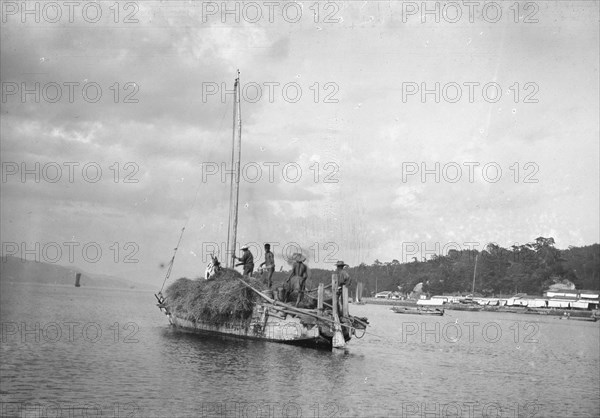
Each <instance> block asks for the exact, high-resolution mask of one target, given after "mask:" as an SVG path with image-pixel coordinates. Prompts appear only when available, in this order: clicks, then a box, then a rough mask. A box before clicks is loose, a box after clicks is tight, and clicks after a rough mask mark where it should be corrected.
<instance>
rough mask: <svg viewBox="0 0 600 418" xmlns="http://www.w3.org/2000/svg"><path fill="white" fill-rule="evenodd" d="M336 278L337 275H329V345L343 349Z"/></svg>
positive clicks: (343, 342)
mask: <svg viewBox="0 0 600 418" xmlns="http://www.w3.org/2000/svg"><path fill="white" fill-rule="evenodd" d="M337 288H338V276H337V274H332V275H331V292H332V293H333V303H332V304H331V305H332V310H333V312H332V315H333V339H332V341H331V345H332V347H333V348H344V346H345V345H346V341H345V340H344V334H342V325H341V324H340V317H339V315H338V296H337Z"/></svg>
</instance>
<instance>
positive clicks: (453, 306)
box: [444, 303, 483, 311]
mask: <svg viewBox="0 0 600 418" xmlns="http://www.w3.org/2000/svg"><path fill="white" fill-rule="evenodd" d="M444 307H445V308H446V309H450V310H453V311H481V310H483V306H480V305H475V304H467V303H446V304H444Z"/></svg>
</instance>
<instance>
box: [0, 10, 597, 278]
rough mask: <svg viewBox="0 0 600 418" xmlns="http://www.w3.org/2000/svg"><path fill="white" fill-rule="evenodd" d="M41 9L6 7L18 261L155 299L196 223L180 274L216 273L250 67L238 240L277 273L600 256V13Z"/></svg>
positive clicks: (12, 244)
mask: <svg viewBox="0 0 600 418" xmlns="http://www.w3.org/2000/svg"><path fill="white" fill-rule="evenodd" d="M467 3H468V2H467ZM27 7H28V9H26V10H25V9H24V8H23V6H22V2H8V1H4V2H2V28H1V50H2V52H1V66H0V69H1V79H2V104H1V107H2V109H1V115H2V124H1V151H2V156H1V159H2V176H3V177H2V184H1V187H2V191H1V194H2V196H1V197H2V204H1V209H2V213H1V222H2V245H3V254H14V255H17V256H26V257H27V258H28V259H36V258H37V259H39V260H40V261H51V262H56V263H58V264H63V265H69V264H73V265H76V266H79V267H81V268H83V269H84V270H87V271H90V272H94V273H107V274H113V275H120V276H123V277H130V278H132V279H135V280H138V281H140V280H142V281H145V282H147V283H152V284H155V283H161V282H162V278H163V277H164V273H165V270H164V268H161V264H162V265H164V264H166V263H168V261H169V260H170V258H171V256H172V253H173V249H174V247H175V246H176V244H177V240H178V238H179V234H180V231H181V229H182V227H183V226H184V225H185V226H186V230H185V233H184V235H183V239H182V242H181V245H180V250H179V252H178V256H177V260H176V263H175V268H174V272H173V275H174V276H181V275H187V276H194V275H198V274H202V273H203V271H204V265H205V261H206V256H207V254H208V253H209V252H211V251H213V250H214V249H215V248H216V247H220V248H221V253H222V252H223V251H224V245H225V242H226V239H227V214H228V196H229V189H228V187H229V186H228V181H229V178H230V175H229V174H228V173H227V170H229V169H230V168H231V162H230V157H231V137H232V108H233V98H232V95H231V94H230V91H231V90H232V89H233V81H234V78H235V75H236V70H237V69H239V70H240V72H241V86H242V119H243V134H242V138H243V150H242V163H241V164H242V167H243V171H242V174H243V176H242V183H241V190H240V218H239V223H240V226H239V234H238V235H239V237H238V240H239V241H240V242H241V243H257V244H258V245H262V243H264V242H271V243H274V246H275V254H276V263H277V265H278V266H280V265H282V264H284V262H283V258H282V254H283V253H284V252H286V251H287V252H290V251H295V250H296V249H297V247H296V245H298V246H300V247H301V248H302V250H303V251H304V252H305V253H307V254H308V255H309V263H310V265H312V266H319V267H325V266H328V265H329V264H330V263H332V262H335V261H336V260H337V259H342V260H345V261H346V262H347V263H349V264H351V265H356V264H358V263H360V262H366V263H372V262H373V261H374V260H375V259H379V260H381V261H390V260H392V259H398V260H400V261H410V260H412V257H413V256H417V257H419V258H420V257H429V256H431V254H432V253H434V252H438V253H440V252H442V253H444V252H446V251H447V250H448V249H449V248H458V249H461V248H462V249H465V248H469V247H470V248H477V249H481V248H483V247H484V246H485V245H486V244H487V243H488V242H496V243H498V244H499V245H502V246H510V245H512V244H514V243H525V242H528V241H531V240H533V239H535V238H536V237H538V236H544V237H548V236H551V237H554V238H555V240H556V242H557V246H558V247H560V248H566V247H568V246H569V245H587V244H592V243H595V242H598V241H599V217H598V213H599V212H600V208H599V196H598V194H599V184H598V183H599V180H598V179H599V177H600V176H599V161H598V159H599V119H598V114H599V103H598V100H599V99H598V97H599V95H598V91H599V88H598V87H599V86H598V60H599V56H598V55H599V52H598V51H599V45H598V44H599V41H598V39H599V29H598V12H599V3H598V2H597V1H582V2H562V1H537V2H517V3H515V2H507V3H494V2H486V3H484V2H473V3H469V4H464V2H449V3H444V2H439V3H436V2H427V9H428V10H424V9H423V7H424V3H422V2H400V1H379V2H376V1H373V2H371V1H369V2H359V1H353V2H320V3H317V2H314V1H313V2H298V3H288V2H272V3H269V2H250V3H242V2H230V3H228V5H227V8H228V9H229V11H230V13H227V10H224V8H223V7H222V3H221V2H200V1H186V2H178V1H161V2H158V1H148V2H146V1H144V2H118V3H115V2H112V1H111V2H99V3H93V2H85V1H83V2H79V3H77V4H76V5H74V6H68V5H65V4H64V3H63V2H56V3H47V2H29V5H28V6H27ZM236 8H237V13H238V14H237V15H236ZM427 11H429V12H430V13H426V12H427ZM436 11H437V12H436ZM436 13H437V15H436ZM436 20H437V21H436ZM98 251H101V254H98ZM26 252H27V254H26ZM254 252H255V255H256V256H257V257H259V258H260V261H262V254H260V253H259V254H256V252H257V251H256V250H255V251H254Z"/></svg>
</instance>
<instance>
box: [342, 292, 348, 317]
mask: <svg viewBox="0 0 600 418" xmlns="http://www.w3.org/2000/svg"><path fill="white" fill-rule="evenodd" d="M348 313H349V310H348V288H347V287H346V285H344V286H342V316H343V317H348Z"/></svg>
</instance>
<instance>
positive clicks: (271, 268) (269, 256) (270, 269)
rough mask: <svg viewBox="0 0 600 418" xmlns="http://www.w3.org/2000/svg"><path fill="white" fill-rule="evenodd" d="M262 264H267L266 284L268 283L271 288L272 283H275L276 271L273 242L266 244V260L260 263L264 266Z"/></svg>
mask: <svg viewBox="0 0 600 418" xmlns="http://www.w3.org/2000/svg"><path fill="white" fill-rule="evenodd" d="M262 266H265V270H266V274H267V280H266V282H267V283H266V284H267V286H269V289H270V288H271V285H272V284H273V281H272V277H273V273H274V272H275V256H274V255H273V253H272V252H271V244H265V261H263V262H262V263H260V267H262Z"/></svg>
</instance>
